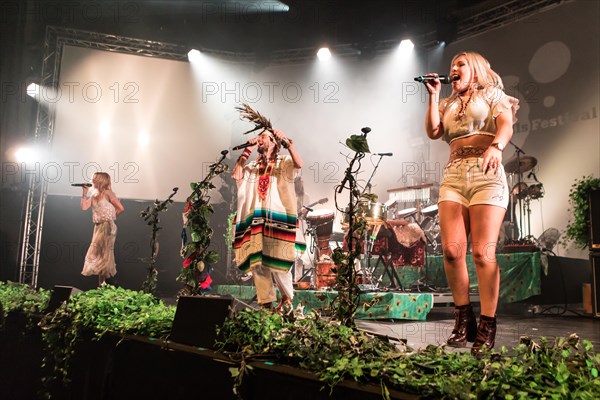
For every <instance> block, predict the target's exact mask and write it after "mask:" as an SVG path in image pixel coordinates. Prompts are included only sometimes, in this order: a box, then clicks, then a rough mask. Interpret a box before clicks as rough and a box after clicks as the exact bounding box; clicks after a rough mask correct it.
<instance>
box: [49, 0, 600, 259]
mask: <svg viewBox="0 0 600 400" xmlns="http://www.w3.org/2000/svg"><path fill="white" fill-rule="evenodd" d="M598 9H599V5H598V2H588V1H575V2H572V3H567V4H564V5H561V6H560V7H557V8H555V9H552V10H550V11H547V12H544V13H541V14H537V15H535V16H533V17H530V18H528V19H525V20H520V21H515V22H513V23H512V24H509V25H507V26H505V27H502V28H498V29H495V30H493V31H490V32H488V33H485V34H482V35H479V36H477V37H474V38H471V39H468V40H463V41H460V42H456V43H452V44H451V45H450V46H448V47H446V48H445V49H437V50H434V51H431V52H428V53H426V54H421V53H419V52H418V51H415V52H413V53H412V54H400V53H393V54H389V55H386V56H385V57H377V58H375V59H372V60H363V61H358V60H350V59H346V60H336V59H335V57H334V58H333V59H332V60H331V61H330V62H329V63H319V62H318V61H317V60H315V61H314V62H313V63H309V64H305V65H297V66H280V67H265V68H263V69H261V70H259V71H257V70H256V68H254V67H253V66H250V65H236V64H231V63H223V62H218V61H215V60H213V59H210V58H209V57H207V56H201V57H200V58H199V59H198V60H197V61H196V62H194V63H188V62H176V61H169V60H161V59H152V58H147V57H139V56H133V55H124V54H117V53H110V52H105V51H99V50H91V49H83V48H76V47H66V48H65V51H64V55H63V60H62V65H61V74H60V87H61V92H60V93H59V94H54V97H53V101H58V103H57V114H56V125H55V135H54V139H53V143H52V154H51V155H50V160H51V162H49V163H46V165H47V166H49V167H48V168H47V171H45V174H46V175H47V179H49V181H50V182H51V183H50V193H51V194H58V195H77V194H79V189H76V188H72V187H71V186H70V184H71V183H76V182H82V181H89V179H90V177H91V175H92V174H93V172H95V171H98V170H102V171H106V172H108V173H110V174H111V176H112V177H113V182H114V183H113V189H114V190H115V192H116V193H117V194H118V195H119V196H120V197H123V198H131V199H155V198H159V199H163V198H165V197H166V196H167V195H168V194H170V192H171V189H172V188H173V187H175V186H177V187H179V188H180V189H181V190H180V192H179V194H178V195H177V197H176V198H175V199H176V200H179V201H182V200H184V198H185V197H186V196H187V195H188V194H189V192H190V190H189V183H190V182H192V181H198V180H200V179H202V178H203V176H204V175H205V173H206V169H207V166H208V165H209V164H210V163H212V162H214V160H216V159H217V158H218V157H219V154H220V152H221V151H222V150H224V149H230V148H231V147H232V146H234V145H236V144H240V143H243V142H245V141H246V139H247V138H246V137H243V136H242V132H244V131H245V130H247V129H249V128H250V127H251V126H250V124H249V123H247V122H244V121H240V120H239V118H238V114H237V112H236V111H235V110H234V107H235V106H236V105H238V104H239V103H240V102H242V101H246V102H248V103H249V104H250V105H251V106H252V107H254V108H255V109H256V110H258V111H259V112H261V113H263V114H265V115H266V116H268V117H269V118H270V119H271V121H272V122H273V125H274V127H276V128H278V129H281V130H283V131H285V132H286V133H287V134H288V136H289V137H291V138H293V139H294V142H295V145H296V147H297V148H298V150H299V152H300V154H301V155H302V157H303V159H304V165H305V167H304V169H303V173H302V176H303V180H304V188H305V193H306V197H305V199H304V204H309V203H312V202H314V201H316V200H318V199H321V198H325V197H326V198H328V199H329V201H328V202H327V203H326V204H324V205H321V206H319V207H321V208H327V209H331V210H333V209H334V203H333V200H334V187H335V185H336V184H338V183H339V182H340V181H341V179H342V176H343V172H344V170H345V168H346V166H347V162H346V156H345V155H349V154H351V152H350V151H349V150H348V149H346V148H345V147H344V146H343V145H342V144H341V143H340V142H343V141H344V140H345V139H346V138H347V137H348V136H349V135H350V134H356V133H359V132H360V129H361V128H362V127H365V126H368V127H370V128H371V129H372V131H371V133H369V135H368V139H369V144H370V146H371V150H372V151H373V152H375V153H393V156H392V157H383V159H382V160H381V164H380V166H379V169H378V170H377V173H376V174H375V176H374V177H373V179H372V181H371V183H372V191H373V192H374V193H377V194H378V195H379V196H380V201H381V202H385V201H386V200H387V199H388V194H387V190H388V189H392V188H399V187H403V186H408V185H414V184H419V183H424V182H439V180H440V179H441V172H442V169H443V166H444V164H445V162H446V159H447V156H448V149H447V145H446V144H444V143H442V142H439V141H438V142H430V141H428V140H427V138H426V136H425V133H424V128H423V125H424V122H423V119H424V113H425V109H426V98H425V95H424V89H423V87H422V86H420V85H417V84H416V83H414V82H413V79H412V78H413V77H414V76H416V75H420V74H422V73H424V72H432V71H438V72H441V73H445V72H447V70H448V65H449V62H450V59H451V58H452V56H453V55H454V54H455V53H457V52H459V51H462V50H475V51H478V52H480V53H482V54H483V55H485V56H486V57H487V58H488V59H489V60H490V61H491V63H492V66H493V68H494V69H495V70H496V71H497V72H498V73H500V75H501V76H502V77H503V78H504V82H505V86H506V90H507V92H508V93H509V94H511V95H514V96H516V97H518V98H519V99H520V100H521V109H520V110H519V113H518V118H519V122H518V124H517V125H516V129H515V136H514V142H515V144H517V145H518V146H520V147H522V148H523V149H524V150H525V151H526V152H527V154H528V155H530V156H533V157H535V158H536V159H537V161H538V165H537V167H536V169H535V170H534V172H535V173H536V176H537V178H538V179H539V180H540V181H541V182H542V183H543V184H544V187H545V193H546V194H545V197H543V198H542V199H538V200H535V201H533V202H532V204H531V215H530V218H531V233H532V235H533V236H536V237H537V236H539V235H540V234H541V233H542V232H543V231H544V230H545V229H547V228H549V227H556V228H558V229H560V230H563V229H564V228H565V226H566V224H567V220H568V213H567V208H568V205H567V200H568V192H569V188H570V186H571V184H572V183H573V181H574V179H575V178H579V177H581V176H583V175H588V174H595V175H596V176H600V161H599V157H598V154H599V153H600V138H599V136H600V133H599V132H600V127H599V123H598V109H599V103H600V101H599V94H598V85H599V81H598V71H599V61H598V58H599V54H598V49H597V48H596V47H594V48H593V49H592V48H590V47H589V46H587V45H586V43H589V40H590V38H592V39H594V38H595V39H597V38H598V37H599V32H598V22H597V21H598V17H599V11H598ZM592 41H593V40H592ZM596 41H597V40H596ZM58 95H60V97H57V96H58ZM47 97H50V94H48V96H47ZM284 151H285V150H284ZM513 153H514V148H513V147H512V146H509V147H508V148H507V150H506V151H505V160H508V159H510V158H512V156H513ZM238 154H239V152H234V154H231V155H230V156H231V157H233V158H232V159H231V160H230V162H231V163H232V162H233V160H235V158H237V156H238ZM378 159H379V157H376V156H369V157H367V158H365V160H364V162H363V164H362V173H361V175H360V176H361V179H362V181H361V184H363V185H364V184H365V183H366V181H367V180H368V178H369V176H370V175H371V173H372V172H373V169H374V164H375V162H376V161H377V160H378ZM50 166H51V167H50ZM525 179H526V181H527V183H528V184H532V183H535V182H533V178H532V177H531V178H529V177H527V176H525ZM215 183H216V184H217V186H219V185H220V183H221V180H220V178H218V179H217V180H216V181H215ZM213 201H215V202H221V201H225V202H230V201H232V199H231V198H222V196H221V194H220V193H218V191H215V194H214V197H213ZM425 205H427V204H424V206H425ZM338 219H339V217H338ZM559 251H562V253H563V254H562V255H575V256H581V257H585V256H586V255H585V254H583V253H581V252H579V253H578V252H577V251H575V250H573V249H559Z"/></svg>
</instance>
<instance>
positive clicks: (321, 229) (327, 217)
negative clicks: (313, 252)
mask: <svg viewBox="0 0 600 400" xmlns="http://www.w3.org/2000/svg"><path fill="white" fill-rule="evenodd" d="M333 220H334V214H333V211H331V210H327V209H322V210H313V211H309V212H308V214H306V221H308V224H309V226H310V227H311V228H312V229H314V232H315V235H316V236H317V248H318V250H319V253H318V256H319V257H321V256H324V255H327V256H331V249H330V248H329V240H330V239H331V233H332V232H333Z"/></svg>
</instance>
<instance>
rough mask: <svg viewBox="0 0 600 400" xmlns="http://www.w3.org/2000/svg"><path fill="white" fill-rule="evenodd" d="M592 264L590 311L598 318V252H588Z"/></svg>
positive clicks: (599, 254) (599, 310) (599, 258)
mask: <svg viewBox="0 0 600 400" xmlns="http://www.w3.org/2000/svg"><path fill="white" fill-rule="evenodd" d="M590 261H591V264H592V312H593V313H594V317H596V318H600V252H597V253H590Z"/></svg>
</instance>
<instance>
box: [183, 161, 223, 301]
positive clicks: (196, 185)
mask: <svg viewBox="0 0 600 400" xmlns="http://www.w3.org/2000/svg"><path fill="white" fill-rule="evenodd" d="M226 154H227V150H224V151H223V152H221V155H222V157H221V158H220V160H219V161H217V162H216V163H214V164H211V166H210V168H209V172H208V174H207V175H206V177H205V178H204V179H203V180H202V181H200V182H192V183H191V184H190V187H191V188H192V191H193V192H192V194H191V195H190V196H189V197H188V198H187V200H186V207H185V212H184V214H183V218H184V227H183V232H182V238H183V245H182V248H181V256H182V257H183V258H184V261H183V266H182V268H181V271H180V273H179V276H178V277H177V280H178V281H181V282H183V284H184V288H183V289H182V290H180V292H179V295H186V296H189V295H195V294H200V293H202V292H204V291H206V290H209V289H210V283H211V278H210V265H211V264H214V263H216V262H217V261H218V260H219V253H217V252H216V251H214V250H210V249H209V247H210V243H211V238H212V235H213V230H212V228H211V226H210V217H211V215H212V214H213V212H214V211H213V207H212V205H211V204H210V195H209V192H210V191H211V190H212V189H214V188H215V187H216V186H215V185H214V184H213V183H212V180H213V179H214V178H215V177H217V176H218V175H219V174H222V173H223V172H225V171H227V170H228V169H229V168H228V167H227V165H225V164H223V160H224V159H225V155H226ZM186 228H187V229H189V232H190V239H191V240H190V242H189V243H188V242H187V233H186Z"/></svg>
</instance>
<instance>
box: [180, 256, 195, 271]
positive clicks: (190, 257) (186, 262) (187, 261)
mask: <svg viewBox="0 0 600 400" xmlns="http://www.w3.org/2000/svg"><path fill="white" fill-rule="evenodd" d="M195 259H196V253H192V254H190V255H189V256H188V258H186V259H185V261H183V268H187V267H189V266H190V264H191V263H192V261H194V260H195Z"/></svg>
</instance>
